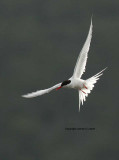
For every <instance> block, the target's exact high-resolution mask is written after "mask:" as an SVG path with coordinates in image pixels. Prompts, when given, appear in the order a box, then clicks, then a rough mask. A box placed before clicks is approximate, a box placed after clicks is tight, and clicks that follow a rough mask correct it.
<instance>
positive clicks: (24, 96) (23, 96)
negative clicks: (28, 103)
mask: <svg viewBox="0 0 119 160" xmlns="http://www.w3.org/2000/svg"><path fill="white" fill-rule="evenodd" d="M21 97H22V98H29V97H28V95H21Z"/></svg>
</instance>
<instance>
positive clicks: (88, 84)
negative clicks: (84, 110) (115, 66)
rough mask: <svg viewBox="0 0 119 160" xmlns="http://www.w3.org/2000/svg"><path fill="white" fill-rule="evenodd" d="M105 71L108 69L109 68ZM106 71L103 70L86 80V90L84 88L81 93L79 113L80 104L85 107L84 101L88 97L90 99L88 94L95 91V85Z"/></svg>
mask: <svg viewBox="0 0 119 160" xmlns="http://www.w3.org/2000/svg"><path fill="white" fill-rule="evenodd" d="M105 69H107V67H106V68H105ZM105 69H103V70H102V71H100V72H99V73H97V74H96V75H94V76H92V77H91V78H88V79H87V80H85V86H86V88H82V89H81V90H80V91H79V111H80V104H81V103H82V105H83V101H85V100H86V97H88V94H89V93H90V92H91V90H92V89H93V87H94V84H95V83H96V82H97V80H98V79H99V77H100V76H101V75H103V71H104V70H105Z"/></svg>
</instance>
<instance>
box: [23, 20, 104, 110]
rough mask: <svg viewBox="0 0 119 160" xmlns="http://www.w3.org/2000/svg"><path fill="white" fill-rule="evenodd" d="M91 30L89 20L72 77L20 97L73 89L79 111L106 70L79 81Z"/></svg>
mask: <svg viewBox="0 0 119 160" xmlns="http://www.w3.org/2000/svg"><path fill="white" fill-rule="evenodd" d="M92 29H93V25H92V19H91V24H90V28H89V33H88V36H87V39H86V41H85V43H84V46H83V48H82V50H81V52H80V54H79V57H78V59H77V62H76V66H75V68H74V72H73V75H72V77H71V78H69V79H68V80H65V81H63V82H62V83H59V84H56V85H54V86H53V87H51V88H48V89H44V90H38V91H36V92H32V93H28V94H26V95H22V97H24V98H33V97H37V96H41V95H43V94H46V93H49V92H51V91H53V90H54V89H56V90H59V89H61V88H73V89H76V90H78V94H79V111H80V105H81V103H82V105H83V101H85V100H86V97H87V96H88V94H89V93H90V92H91V90H92V89H93V87H94V84H95V83H96V82H97V80H98V79H99V77H100V76H101V75H102V74H103V71H104V70H105V69H106V68H105V69H103V70H102V71H100V72H99V73H97V74H96V75H94V76H92V77H90V78H88V79H86V80H84V79H81V76H82V74H83V73H84V72H85V69H86V62H87V58H88V51H89V48H90V43H91V38H92Z"/></svg>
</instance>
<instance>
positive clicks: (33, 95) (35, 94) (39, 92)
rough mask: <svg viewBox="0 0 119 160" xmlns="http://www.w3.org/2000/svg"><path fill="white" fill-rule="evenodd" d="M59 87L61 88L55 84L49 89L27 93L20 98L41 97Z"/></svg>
mask: <svg viewBox="0 0 119 160" xmlns="http://www.w3.org/2000/svg"><path fill="white" fill-rule="evenodd" d="M60 86H61V83H59V84H56V85H55V86H53V87H51V88H48V89H44V90H39V91H36V92H32V93H28V94H26V95H22V97H24V98H33V97H37V96H41V95H43V94H46V93H49V92H51V91H52V90H54V89H56V88H58V87H60Z"/></svg>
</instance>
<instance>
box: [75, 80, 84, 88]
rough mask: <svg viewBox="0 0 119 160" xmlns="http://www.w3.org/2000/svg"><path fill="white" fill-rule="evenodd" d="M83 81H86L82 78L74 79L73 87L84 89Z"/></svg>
mask: <svg viewBox="0 0 119 160" xmlns="http://www.w3.org/2000/svg"><path fill="white" fill-rule="evenodd" d="M83 83H84V80H82V79H73V81H72V88H74V89H78V90H79V89H82V88H83Z"/></svg>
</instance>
